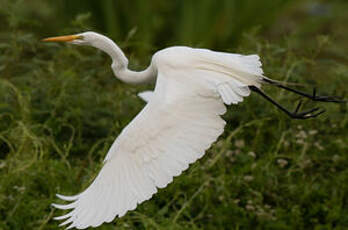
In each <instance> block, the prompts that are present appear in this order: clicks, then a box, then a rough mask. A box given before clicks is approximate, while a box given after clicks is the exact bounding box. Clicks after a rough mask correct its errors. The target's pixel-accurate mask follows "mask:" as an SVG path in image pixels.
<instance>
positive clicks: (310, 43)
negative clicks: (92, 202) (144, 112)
mask: <svg viewBox="0 0 348 230" xmlns="http://www.w3.org/2000/svg"><path fill="white" fill-rule="evenodd" d="M57 2H58V1H57ZM72 2H73V3H72ZM128 2H130V1H117V3H114V2H113V1H103V3H99V1H93V2H92V1H59V3H53V1H52V3H51V1H42V0H32V1H24V0H22V1H7V0H0V22H1V27H0V229H4V230H7V229H11V230H12V229H15V230H17V229H60V228H58V222H56V221H54V220H52V217H53V216H56V215H60V214H62V212H60V211H57V210H55V209H54V208H52V207H51V206H50V204H51V203H52V202H56V201H57V200H58V199H57V198H55V194H56V193H61V194H67V195H69V194H75V193H78V192H80V191H82V190H83V189H84V188H86V187H87V186H88V185H89V183H90V182H91V181H92V180H93V178H94V177H95V176H96V175H97V173H98V171H99V169H100V167H101V165H102V161H103V158H104V156H105V154H106V152H107V150H108V148H109V147H110V145H111V144H112V142H113V141H114V139H115V138H116V137H117V135H118V134H119V133H120V131H121V130H122V128H124V127H125V126H126V125H127V124H128V123H129V122H130V121H131V120H132V118H133V117H134V116H135V115H136V114H137V113H138V112H139V111H140V110H141V109H142V107H143V106H144V103H143V102H142V101H141V100H140V99H139V98H137V96H136V93H137V92H139V91H142V90H144V89H149V88H151V87H152V86H149V85H148V86H137V87H133V86H129V85H125V84H123V83H121V82H120V81H118V80H116V79H115V78H114V77H113V74H112V72H111V69H110V60H109V58H108V57H107V56H106V55H105V54H103V53H101V52H99V51H97V50H95V49H93V48H87V47H71V46H65V45H57V44H42V43H40V42H39V40H40V38H42V37H45V36H50V35H61V34H65V33H70V32H77V31H84V30H86V29H91V30H98V31H102V32H104V33H106V34H108V35H110V36H111V37H113V38H114V39H115V40H116V41H117V43H118V44H119V45H120V46H121V47H122V48H123V49H124V50H125V51H126V53H127V56H128V57H130V59H131V65H132V67H133V68H135V69H141V68H143V67H144V66H145V65H147V63H148V62H149V59H150V57H151V54H152V53H153V52H154V51H155V50H157V49H159V48H163V47H165V46H168V45H174V44H187V45H193V46H201V47H206V48H211V49H219V50H228V51H231V52H240V53H246V54H251V53H259V54H260V55H261V57H262V61H263V63H264V70H265V73H266V75H267V76H269V77H272V78H274V79H278V80H284V81H290V82H295V83H298V84H301V85H306V86H308V88H305V90H308V91H310V90H311V88H310V86H311V85H316V86H317V87H318V89H319V92H320V93H322V94H324V93H326V94H330V95H331V94H334V95H339V96H345V97H346V98H347V95H346V92H347V85H348V58H347V52H348V42H347V34H348V27H347V23H346V22H347V20H348V14H347V9H348V3H347V2H346V1H338V0H336V1H330V2H325V1H272V0H268V1H266V0H264V1H251V0H248V1H237V0H236V1H232V0H231V1H227V0H226V1H208V0H204V1H200V4H197V3H195V2H194V1H171V2H170V3H169V1H167V2H164V1H157V0H153V1H150V2H151V4H148V3H146V4H145V3H144V2H145V1H141V0H138V1H132V2H134V3H133V4H134V6H131V5H130V4H131V3H128ZM241 2H244V3H241ZM114 4H116V5H114ZM195 4H196V5H195ZM220 4H221V5H220ZM80 7H81V8H80ZM79 9H80V10H79ZM112 9H115V10H112ZM133 11H134V12H136V13H134V12H133ZM89 12H90V13H89ZM167 13H168V15H170V16H166V15H167ZM253 15H256V17H253ZM135 28H136V29H135ZM265 91H266V92H267V93H268V94H270V95H271V96H272V97H274V98H275V99H276V100H278V101H280V102H281V103H282V104H285V105H286V106H287V107H289V108H291V107H293V106H294V104H295V102H296V101H297V100H298V97H297V96H294V95H291V94H288V93H286V92H284V91H281V90H278V89H274V88H273V89H270V88H268V87H265ZM305 106H306V107H313V106H315V104H314V103H312V102H309V101H306V103H305ZM320 106H321V107H324V108H325V109H326V110H327V112H326V113H325V114H323V115H322V116H320V117H319V118H317V119H312V120H306V121H297V120H290V119H289V118H288V117H286V116H285V115H284V114H282V113H281V112H279V111H278V110H277V109H276V108H274V107H273V106H272V105H271V104H269V103H268V102H266V101H264V100H263V99H261V98H260V97H259V96H258V95H252V96H250V97H249V98H247V99H246V100H245V101H244V102H243V103H242V104H240V105H238V106H230V107H229V109H228V112H227V114H226V115H225V116H224V117H225V119H226V120H227V121H228V124H227V127H226V129H225V133H224V134H223V136H221V137H220V139H219V140H218V141H217V142H216V143H215V144H214V146H213V147H212V148H211V149H210V150H209V151H207V153H206V155H205V156H204V157H203V158H202V159H201V160H199V161H198V162H196V163H195V164H193V165H192V166H191V167H190V168H189V170H187V171H185V172H184V173H183V174H182V175H181V176H180V177H177V178H175V179H174V182H173V183H172V184H170V185H169V186H168V187H167V188H165V189H161V190H160V191H159V193H158V194H156V195H155V196H154V197H153V198H152V199H151V200H150V201H147V202H144V203H143V204H141V205H139V206H138V208H137V209H136V210H135V211H132V212H129V213H128V214H127V215H126V216H125V217H123V218H121V219H117V220H115V221H114V222H113V223H111V224H104V225H102V226H101V227H100V228H98V229H105V230H106V229H236V230H237V229H238V230H241V229H277V230H278V229H317V230H319V229H320V230H321V229H323V230H324V229H325V230H328V229H348V183H347V182H348V155H347V154H348V141H347V140H348V137H347V133H348V116H347V105H346V104H341V105H337V104H320Z"/></svg>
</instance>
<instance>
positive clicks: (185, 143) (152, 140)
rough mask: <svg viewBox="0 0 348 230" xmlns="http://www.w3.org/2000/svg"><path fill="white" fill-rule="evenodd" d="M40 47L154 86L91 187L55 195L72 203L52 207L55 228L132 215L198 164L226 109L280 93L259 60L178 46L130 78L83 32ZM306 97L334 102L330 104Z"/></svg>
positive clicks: (119, 61) (123, 61) (108, 45)
mask: <svg viewBox="0 0 348 230" xmlns="http://www.w3.org/2000/svg"><path fill="white" fill-rule="evenodd" d="M44 41H46V42H68V43H72V44H77V45H90V46H93V47H96V48H98V49H101V50H103V51H104V52H106V53H107V54H109V56H110V57H111V58H112V69H113V72H114V74H115V76H116V77H118V78H119V79H120V80H122V81H124V82H127V83H131V84H138V83H145V82H150V81H154V80H155V81H156V86H155V90H154V91H153V92H151V91H146V92H143V93H140V94H139V96H140V97H141V98H142V99H143V100H144V101H146V102H147V104H146V106H145V107H144V108H143V110H142V111H141V112H140V113H139V114H138V115H137V116H136V117H135V118H134V119H133V120H132V121H131V123H129V124H128V125H127V126H126V127H125V128H124V129H123V130H122V132H121V134H120V135H119V136H118V137H117V139H116V140H115V142H114V143H113V145H112V146H111V148H110V150H109V152H108V153H107V155H106V157H105V160H104V165H103V167H102V169H101V171H100V172H99V174H98V176H97V177H96V178H95V180H94V181H93V183H92V184H91V185H90V186H89V187H88V188H87V189H86V190H85V191H84V192H82V193H80V194H78V195H75V196H63V195H57V196H58V197H59V198H60V199H62V200H65V201H70V203H69V204H66V205H60V204H53V205H54V206H55V207H56V208H59V209H72V211H70V212H69V213H68V214H66V215H63V216H60V217H56V218H55V219H57V220H65V221H64V222H63V223H62V224H61V226H63V225H68V224H69V226H68V229H70V228H74V227H75V228H78V229H84V228H87V227H97V226H99V225H101V224H102V223H104V222H111V221H112V220H113V219H114V218H115V217H117V216H118V217H121V216H123V215H125V214H126V212H127V211H129V210H134V209H135V208H136V207H137V205H138V204H140V203H141V202H143V201H145V200H148V199H150V198H151V197H152V196H153V194H155V193H156V192H157V189H158V188H164V187H166V186H167V185H168V184H169V183H170V182H172V180H173V177H174V176H178V175H180V174H181V173H182V171H184V170H186V169H187V168H188V167H189V164H191V163H193V162H195V161H196V160H197V159H199V158H201V157H202V156H203V155H204V153H205V151H206V150H207V149H208V148H209V147H210V146H211V144H212V143H214V142H215V141H216V139H217V138H218V137H219V136H220V135H221V134H222V133H223V130H224V126H225V121H224V120H223V119H222V118H221V115H222V114H224V113H225V112H226V108H225V105H224V104H228V105H229V104H237V103H239V102H241V101H243V97H246V96H249V95H250V92H251V90H253V91H255V92H258V93H260V94H261V95H263V93H262V91H260V89H259V88H260V87H261V84H262V83H269V84H275V85H277V86H281V87H283V88H284V87H285V86H282V85H280V84H279V83H277V82H275V81H273V80H271V79H269V78H266V77H264V76H263V71H262V68H261V62H260V58H259V56H258V55H246V56H245V55H240V54H231V53H223V52H214V51H211V50H208V49H194V48H190V47H179V46H177V47H170V48H167V49H164V50H161V51H158V52H157V53H155V54H154V56H153V58H152V61H151V64H150V66H149V67H148V68H147V69H146V70H144V71H141V72H135V71H131V70H129V69H128V68H127V66H128V59H127V58H126V57H125V55H124V53H123V52H122V51H121V49H120V48H119V47H118V46H117V45H116V44H115V43H114V42H113V41H112V40H110V39H109V38H107V37H105V36H103V35H101V34H98V33H95V32H85V33H81V34H77V35H69V36H61V37H53V38H47V39H44ZM285 88H286V87H285ZM296 92H297V91H295V93H296ZM302 96H303V95H302ZM305 96H306V97H309V98H310V99H312V100H320V101H335V99H334V98H333V97H317V96H316V95H314V94H313V95H312V96H311V95H305ZM272 103H273V102H272ZM274 103H275V102H274ZM277 106H280V105H278V104H277ZM281 109H284V108H282V107H281ZM284 110H285V109H284ZM284 110H283V111H284ZM284 112H288V111H287V110H286V111H284ZM322 112H323V111H318V109H312V110H310V111H307V112H302V113H298V109H297V110H296V111H295V112H294V113H290V112H288V115H290V116H292V117H293V118H300V119H305V118H310V117H315V116H317V115H319V114H320V113H322Z"/></svg>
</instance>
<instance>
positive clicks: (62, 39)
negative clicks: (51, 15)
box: [41, 35, 82, 42]
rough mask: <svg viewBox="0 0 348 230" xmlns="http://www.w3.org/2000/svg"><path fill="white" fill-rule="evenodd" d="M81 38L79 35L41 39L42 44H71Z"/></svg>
mask: <svg viewBox="0 0 348 230" xmlns="http://www.w3.org/2000/svg"><path fill="white" fill-rule="evenodd" d="M79 38H82V36H80V35H67V36H59V37H50V38H45V39H42V40H41V41H43V42H71V41H74V40H76V39H79Z"/></svg>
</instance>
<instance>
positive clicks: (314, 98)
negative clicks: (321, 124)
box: [262, 78, 346, 103]
mask: <svg viewBox="0 0 348 230" xmlns="http://www.w3.org/2000/svg"><path fill="white" fill-rule="evenodd" d="M262 80H263V81H264V82H266V83H268V84H271V85H275V86H277V87H279V88H282V89H285V90H288V91H290V92H293V93H296V94H298V95H301V96H303V97H307V98H309V99H311V100H312V101H321V102H335V103H345V102H346V101H343V100H341V99H340V98H339V97H335V96H317V95H316V89H315V88H314V89H313V93H312V94H308V93H305V92H301V91H298V90H296V89H292V88H289V87H287V86H284V85H282V84H280V83H279V82H276V81H272V80H270V79H268V78H264V79H262Z"/></svg>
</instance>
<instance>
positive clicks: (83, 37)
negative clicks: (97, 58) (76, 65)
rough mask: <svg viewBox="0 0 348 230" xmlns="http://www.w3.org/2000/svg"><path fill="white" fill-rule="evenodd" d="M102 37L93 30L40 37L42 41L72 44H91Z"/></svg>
mask: <svg viewBox="0 0 348 230" xmlns="http://www.w3.org/2000/svg"><path fill="white" fill-rule="evenodd" d="M102 37H104V36H103V35H101V34H98V33H95V32H90V31H88V32H84V33H79V34H74V35H66V36H59V37H49V38H45V39H42V41H43V42H66V43H70V44H74V45H90V46H93V45H94V43H96V42H98V41H99V40H100V38H102Z"/></svg>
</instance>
